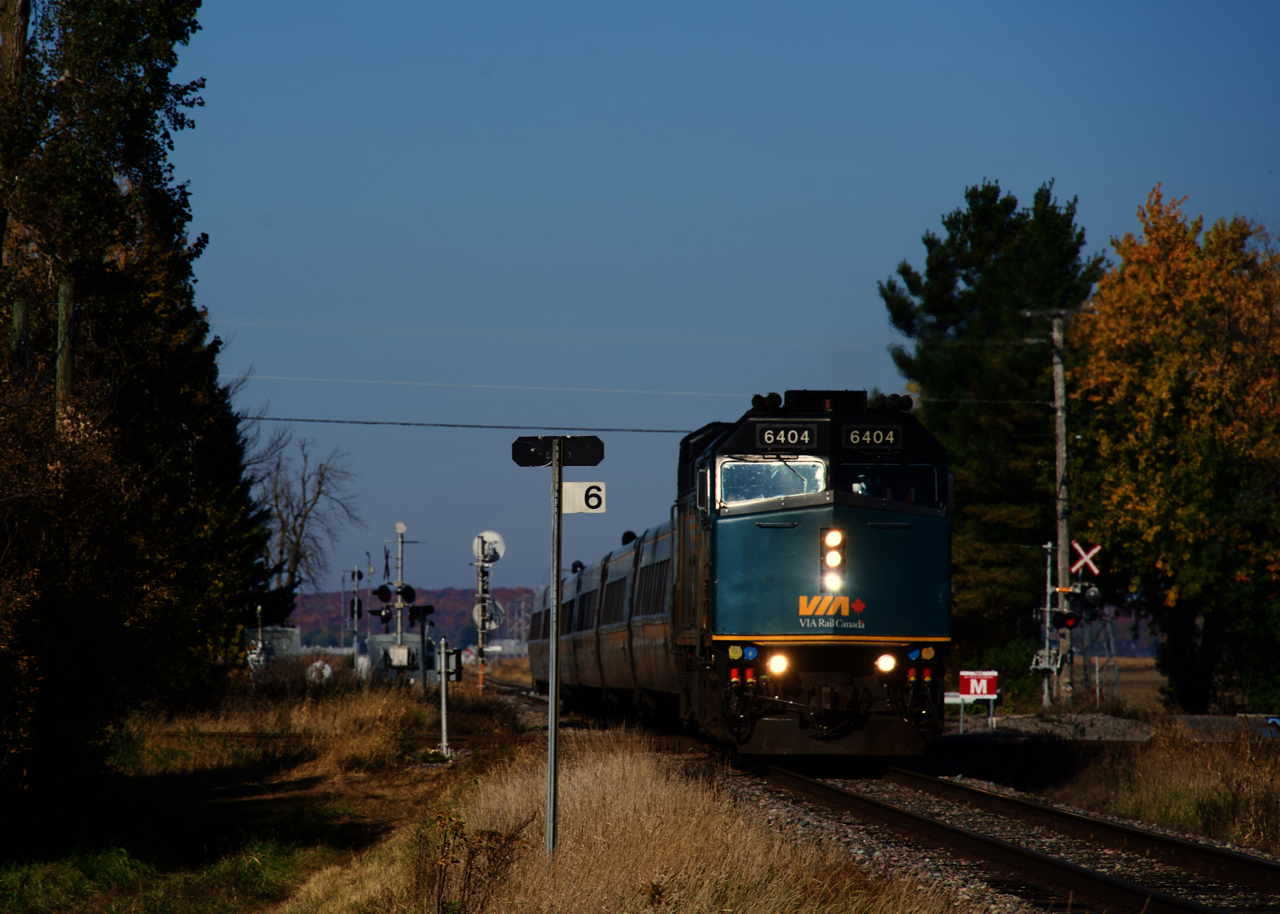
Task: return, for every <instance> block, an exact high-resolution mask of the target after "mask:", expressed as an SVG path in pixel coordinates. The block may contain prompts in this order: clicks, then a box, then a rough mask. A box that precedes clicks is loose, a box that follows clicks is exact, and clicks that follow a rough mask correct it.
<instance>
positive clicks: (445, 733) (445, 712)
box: [436, 635, 453, 758]
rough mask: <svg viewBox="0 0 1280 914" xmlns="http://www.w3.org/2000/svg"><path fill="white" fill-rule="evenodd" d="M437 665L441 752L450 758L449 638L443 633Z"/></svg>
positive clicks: (451, 753)
mask: <svg viewBox="0 0 1280 914" xmlns="http://www.w3.org/2000/svg"><path fill="white" fill-rule="evenodd" d="M436 667H437V668H438V669H439V670H440V754H441V755H443V756H444V757H445V758H449V757H450V756H452V755H453V750H451V749H450V748H449V639H448V638H446V637H444V636H443V635H441V636H440V654H439V656H438V657H437V658H436Z"/></svg>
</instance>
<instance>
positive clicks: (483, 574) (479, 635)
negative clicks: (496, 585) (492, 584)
mask: <svg viewBox="0 0 1280 914" xmlns="http://www.w3.org/2000/svg"><path fill="white" fill-rule="evenodd" d="M480 542H481V544H482V545H481V547H480V552H481V554H483V553H484V546H483V543H484V534H481V535H480ZM476 609H478V610H480V621H479V622H477V623H476V690H477V691H479V692H483V691H484V630H485V628H487V627H488V624H489V563H488V562H486V561H484V559H481V560H480V561H478V562H476Z"/></svg>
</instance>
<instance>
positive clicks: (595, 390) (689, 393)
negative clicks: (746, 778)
mask: <svg viewBox="0 0 1280 914" xmlns="http://www.w3.org/2000/svg"><path fill="white" fill-rule="evenodd" d="M226 377H228V378H235V379H236V380H245V381H318V382H323V383H329V384H389V385H394V386H399V387H470V388H476V389H479V390H542V391H552V392H556V393H580V394H647V395H656V396H671V397H736V398H740V399H746V398H745V397H744V396H743V395H742V394H740V393H739V394H725V393H711V392H708V391H702V390H624V389H614V388H606V387H531V386H529V385H523V384H451V383H447V382H444V381H368V380H364V379H362V378H294V377H284V376H282V375H261V374H233V375H226Z"/></svg>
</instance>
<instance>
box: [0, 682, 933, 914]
mask: <svg viewBox="0 0 1280 914" xmlns="http://www.w3.org/2000/svg"><path fill="white" fill-rule="evenodd" d="M295 672H296V671H295ZM495 672H497V673H498V675H499V676H501V677H502V678H504V679H507V680H511V679H514V678H516V676H517V675H518V671H513V670H501V669H500V670H497V671H495ZM454 694H455V698H456V701H454V702H451V713H450V732H451V733H464V732H468V731H469V732H486V731H493V730H495V729H506V730H512V729H515V728H516V727H518V721H517V716H516V714H515V712H514V710H513V709H512V707H511V706H510V705H508V704H505V703H502V702H499V701H496V700H495V699H494V698H493V697H492V696H489V697H484V698H481V697H480V696H478V695H476V693H475V692H474V691H473V690H471V689H468V688H466V687H464V688H461V689H459V690H458V692H456V693H454ZM434 708H435V706H434V704H431V703H427V704H424V703H423V701H422V698H421V693H420V692H417V691H416V690H388V689H366V688H363V687H360V686H358V685H356V684H355V683H353V682H350V681H349V680H347V679H346V677H345V676H344V677H341V678H340V680H339V681H338V682H336V683H334V684H331V685H330V686H329V687H328V688H327V689H319V688H316V687H314V686H313V687H310V688H308V687H305V686H302V685H301V684H300V681H299V680H298V679H297V678H296V677H295V678H293V679H287V678H285V677H277V679H276V681H275V682H273V683H268V684H267V685H266V687H260V688H259V689H257V690H256V691H255V692H254V693H253V694H243V693H242V694H240V695H233V696H231V698H230V699H229V701H228V702H227V704H226V705H225V706H224V707H223V708H222V709H221V710H219V711H218V712H216V713H208V714H202V715H192V716H188V717H183V718H178V719H166V720H156V719H148V718H146V717H139V718H138V719H136V720H135V721H133V723H132V725H131V726H130V728H129V729H128V730H127V731H125V732H123V733H122V734H121V738H120V741H119V744H118V751H117V759H116V768H117V771H116V772H115V774H114V775H113V777H112V779H111V781H110V788H111V789H110V791H109V792H107V793H105V794H103V795H102V796H101V797H100V798H99V802H96V803H92V804H89V805H86V806H84V807H83V812H82V816H81V818H80V820H79V821H73V822H69V823H68V825H69V828H68V831H67V833H66V834H65V835H64V836H63V840H61V841H49V840H48V839H47V838H46V840H45V841H44V842H42V843H41V844H39V845H33V846H32V847H31V848H30V851H29V853H27V854H26V855H25V857H24V859H22V860H19V861H16V862H10V863H8V864H6V865H4V866H3V867H0V907H2V908H3V909H4V910H6V911H15V912H23V914H35V912H40V914H43V912H51V911H85V912H97V911H101V912H108V911H119V912H126V911H127V912H146V914H150V912H169V911H175V912H176V911H181V912H184V914H186V912H190V914H205V912H231V911H237V912H238V911H266V910H273V911H280V912H298V914H305V912H321V911H323V912H326V914H329V912H336V914H342V912H351V914H381V912H388V914H389V912H399V911H405V912H408V911H415V912H420V911H438V912H459V914H461V912H478V911H492V912H507V911H511V912H516V911H521V912H524V911H529V912H532V911H539V912H542V911H546V912H550V911H584V912H585V911H591V912H595V911H601V910H617V911H637V912H639V911H651V910H683V911H708V912H710V911H717V912H718V911H723V910H726V909H728V910H745V909H751V910H762V911H763V910H769V911H774V910H786V911H793V912H797V914H806V912H825V911H835V910H840V911H868V912H880V911H884V912H888V911H902V912H907V914H917V912H918V914H931V912H935V911H942V910H944V909H949V906H948V905H947V904H946V903H944V901H943V900H942V899H940V898H938V897H936V896H933V895H930V894H928V893H922V892H921V891H920V890H919V889H918V888H916V887H914V886H912V885H910V884H907V883H903V882H901V881H897V880H891V879H877V880H873V879H869V878H867V877H866V876H864V875H862V874H860V873H859V872H858V871H856V870H855V869H854V868H853V867H852V866H851V864H850V862H849V860H848V859H847V858H842V857H840V856H839V855H838V854H837V853H836V852H834V851H824V850H823V849H821V848H815V847H796V846H792V845H789V844H787V843H786V842H785V841H783V840H781V839H779V838H777V837H776V836H774V835H772V834H771V833H768V832H766V831H763V830H761V829H759V828H756V827H754V826H752V825H751V824H750V823H749V822H748V821H747V820H746V819H745V818H743V817H742V816H741V815H739V814H738V813H737V812H735V810H734V809H733V808H732V804H731V803H729V802H728V801H727V800H726V798H725V796H724V794H723V793H722V792H721V791H719V790H718V789H717V787H716V786H715V780H716V777H717V776H718V775H717V769H716V768H715V767H714V766H713V765H711V764H710V763H709V762H707V761H705V760H703V761H701V762H697V763H691V762H689V761H687V760H685V761H681V760H680V759H676V758H674V757H670V756H667V757H664V756H660V755H658V754H656V753H653V752H650V751H647V750H646V749H645V747H644V745H643V742H642V741H641V740H639V739H638V738H636V737H634V736H632V735H627V734H621V735H619V734H617V733H614V734H600V733H593V732H589V731H585V732H584V731H578V732H573V731H566V739H565V753H564V764H563V768H562V779H561V793H560V797H561V807H560V809H561V819H560V823H561V832H560V846H559V850H558V853H557V856H556V860H555V863H554V865H549V864H548V863H547V861H546V857H545V854H544V852H543V835H544V829H545V823H544V820H543V818H542V815H543V804H544V798H545V742H543V743H542V744H541V745H539V744H538V742H537V741H536V740H535V741H533V742H528V743H519V744H506V745H505V746H498V747H495V748H493V749H487V750H485V751H479V750H477V751H475V752H474V753H473V754H471V755H470V756H469V757H468V758H466V759H464V760H461V761H454V762H451V763H447V764H446V763H443V762H441V761H440V760H439V759H438V758H437V757H436V756H435V754H434V753H433V752H432V751H431V748H430V747H431V744H432V743H433V741H434V739H437V738H438V721H437V720H436V717H435V710H434Z"/></svg>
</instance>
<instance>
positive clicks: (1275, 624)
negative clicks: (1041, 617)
mask: <svg viewBox="0 0 1280 914" xmlns="http://www.w3.org/2000/svg"><path fill="white" fill-rule="evenodd" d="M1181 203H1182V201H1174V202H1170V201H1167V200H1166V199H1165V197H1164V195H1163V192H1162V190H1161V188H1160V187H1159V186H1157V187H1156V188H1155V189H1154V190H1153V191H1152V192H1151V195H1150V196H1149V198H1148V200H1147V202H1146V205H1145V206H1143V207H1141V208H1139V210H1138V218H1139V222H1140V223H1141V228H1142V232H1141V235H1139V236H1135V235H1133V234H1128V233H1126V234H1125V235H1124V236H1123V237H1122V238H1118V239H1113V241H1112V246H1113V248H1114V251H1115V255H1116V257H1117V262H1116V263H1111V262H1109V261H1107V260H1106V259H1105V258H1104V257H1103V256H1102V255H1101V254H1094V255H1087V254H1086V253H1085V251H1084V244H1085V236H1084V232H1083V230H1082V229H1080V228H1079V227H1078V226H1077V225H1076V224H1075V214H1076V201H1075V200H1074V199H1073V200H1071V201H1069V202H1066V203H1060V202H1059V201H1058V200H1056V199H1055V198H1054V196H1053V193H1052V184H1046V185H1044V186H1042V187H1041V188H1040V189H1039V190H1038V191H1037V192H1036V194H1035V196H1034V198H1033V201H1032V205H1031V206H1030V207H1025V208H1020V207H1019V205H1018V201H1017V199H1016V198H1015V197H1014V196H1013V195H1012V194H1010V193H1007V192H1003V191H1001V189H1000V187H999V185H998V184H997V183H994V182H987V181H984V182H983V183H982V184H980V185H977V186H974V187H970V188H968V190H967V191H966V193H965V204H966V205H965V206H964V207H963V208H961V209H957V210H956V211H954V212H952V213H950V214H948V215H947V216H945V217H944V218H943V228H944V230H945V235H944V236H938V235H936V234H934V233H933V232H927V233H926V234H925V236H924V245H925V265H924V271H923V273H921V272H919V271H917V270H916V269H915V268H914V267H912V266H911V265H910V264H908V263H907V262H906V261H904V262H903V263H902V264H900V265H899V267H898V270H897V274H896V276H895V277H894V278H891V279H889V280H887V281H886V282H884V283H881V285H880V295H881V298H882V299H883V301H884V303H885V305H886V307H887V309H888V314H889V319H890V321H891V322H892V324H893V326H894V327H895V328H896V329H897V330H898V331H900V332H901V333H903V334H904V335H905V336H907V337H908V339H909V341H910V343H909V346H903V345H897V346H894V347H892V349H891V352H892V355H893V358H894V361H895V363H896V364H897V366H898V369H899V370H900V371H901V373H902V374H903V375H904V376H905V377H906V378H907V379H908V381H909V383H910V385H911V386H912V387H913V388H915V389H916V390H917V391H918V392H919V393H920V394H921V405H920V407H919V408H918V411H917V414H918V415H919V417H920V418H921V420H922V421H923V422H924V423H925V424H926V425H928V426H929V427H930V428H931V429H932V430H933V431H934V433H935V434H937V436H938V437H939V438H940V439H941V440H942V442H943V443H944V444H945V445H946V447H947V449H948V453H949V455H950V461H951V465H952V468H953V470H954V472H955V474H956V479H957V486H956V491H957V511H956V515H955V518H954V527H953V531H954V536H953V559H954V564H953V609H954V625H955V628H954V635H955V638H956V640H957V659H958V660H960V661H962V662H965V661H968V662H973V661H975V660H977V659H978V658H980V657H982V656H995V655H1005V654H1007V653H1008V651H1007V648H1008V646H1009V645H1010V644H1012V643H1018V642H1019V639H1020V636H1021V638H1022V639H1023V640H1024V641H1025V640H1026V638H1027V635H1029V634H1030V633H1031V632H1032V631H1034V623H1033V620H1032V616H1031V612H1032V610H1033V609H1034V608H1035V607H1037V606H1043V603H1044V567H1045V564H1044V563H1045V559H1044V554H1043V552H1041V551H1038V550H1037V549H1036V548H1035V547H1037V546H1039V545H1041V544H1043V543H1047V542H1051V541H1053V540H1054V539H1055V522H1056V517H1055V502H1054V437H1053V412H1052V409H1051V403H1052V400H1053V394H1052V383H1051V377H1050V371H1051V359H1050V352H1049V349H1048V346H1047V345H1044V344H1043V343H1037V342H1035V341H1037V340H1041V341H1044V340H1047V337H1048V332H1047V329H1048V328H1047V322H1046V321H1045V319H1044V318H1043V317H1040V316H1037V315H1035V314H1034V312H1044V311H1049V310H1062V311H1065V312H1066V313H1067V314H1068V323H1067V350H1066V353H1065V356H1066V359H1067V364H1068V372H1067V376H1068V396H1069V401H1070V404H1069V414H1068V443H1069V463H1068V475H1069V483H1070V493H1071V499H1070V500H1071V505H1070V508H1069V510H1070V512H1071V514H1070V516H1071V523H1072V528H1073V533H1078V534H1079V536H1080V537H1081V538H1082V539H1087V540H1089V541H1090V542H1094V543H1101V544H1102V546H1103V553H1102V557H1103V559H1104V561H1103V571H1104V574H1103V576H1102V578H1101V580H1100V584H1101V585H1102V587H1103V590H1104V593H1105V596H1106V601H1105V603H1106V604H1107V605H1109V606H1115V607H1120V608H1122V609H1123V611H1124V612H1126V613H1135V614H1137V615H1138V616H1140V617H1143V618H1145V619H1147V620H1148V621H1149V623H1150V625H1151V626H1152V628H1153V630H1154V631H1155V632H1157V633H1158V634H1159V635H1160V637H1161V639H1162V645H1161V647H1160V651H1159V655H1158V664H1159V668H1160V669H1161V671H1162V672H1163V673H1165V674H1166V675H1167V676H1168V677H1169V683H1170V689H1169V698H1170V700H1171V701H1172V702H1173V703H1175V704H1176V705H1177V706H1178V707H1180V708H1182V709H1184V710H1186V711H1192V712H1204V711H1209V710H1215V709H1222V710H1229V709H1232V708H1238V707H1240V706H1242V705H1243V706H1247V707H1248V708H1250V709H1254V710H1264V711H1266V710H1274V709H1275V708H1276V707H1278V706H1280V672H1277V671H1276V668H1275V665H1274V663H1273V662H1272V654H1273V652H1274V649H1275V646H1276V644H1277V643H1280V559H1278V558H1277V556H1278V555H1280V548H1278V547H1280V310H1278V309H1280V255H1278V254H1277V252H1276V251H1275V249H1274V248H1273V246H1272V244H1271V240H1270V238H1269V237H1268V236H1267V234H1266V232H1265V231H1264V229H1263V228H1262V227H1261V226H1259V225H1257V224H1255V223H1253V222H1250V221H1249V220H1246V219H1243V218H1240V217H1236V218H1234V219H1231V220H1220V221H1219V222H1217V223H1215V224H1214V225H1213V226H1212V227H1210V228H1209V229H1208V230H1207V231H1205V230H1204V226H1203V224H1202V222H1201V220H1199V219H1196V220H1189V219H1188V218H1187V217H1185V216H1184V215H1183V214H1182V212H1181V208H1180V207H1181ZM1028 312H1033V313H1031V314H1029V313H1028Z"/></svg>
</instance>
